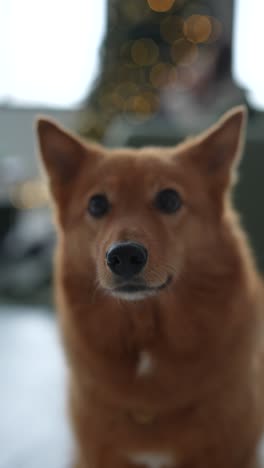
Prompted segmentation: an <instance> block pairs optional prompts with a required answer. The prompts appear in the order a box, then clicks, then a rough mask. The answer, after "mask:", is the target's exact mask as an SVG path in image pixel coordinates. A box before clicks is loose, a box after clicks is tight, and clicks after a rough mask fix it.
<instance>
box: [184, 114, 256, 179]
mask: <svg viewBox="0 0 264 468" xmlns="http://www.w3.org/2000/svg"><path fill="white" fill-rule="evenodd" d="M246 116H247V112H246V108H245V107H244V106H238V107H235V108H233V109H231V110H230V111H229V112H227V113H226V114H225V115H224V116H223V117H222V118H221V119H220V120H219V121H218V122H217V123H216V125H214V126H212V127H211V128H210V129H209V130H207V131H206V132H204V133H202V134H201V135H200V136H198V137H197V138H195V139H194V153H193V155H192V161H193V162H194V164H197V168H198V169H199V170H202V171H203V173H204V174H205V175H206V176H207V177H212V179H214V177H213V176H215V177H216V178H219V181H220V180H222V182H223V183H226V185H228V184H229V182H230V179H231V176H232V174H233V172H234V169H236V167H237V165H238V163H239V161H240V158H241V155H242V150H243V144H244V134H245V124H246Z"/></svg>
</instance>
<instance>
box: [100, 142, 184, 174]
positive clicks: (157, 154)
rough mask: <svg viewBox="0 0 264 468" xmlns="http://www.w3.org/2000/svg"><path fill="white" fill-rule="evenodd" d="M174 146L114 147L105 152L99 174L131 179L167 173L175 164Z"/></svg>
mask: <svg viewBox="0 0 264 468" xmlns="http://www.w3.org/2000/svg"><path fill="white" fill-rule="evenodd" d="M174 154H175V148H174V149H173V148H156V147H147V148H142V149H116V150H110V151H108V152H107V153H106V155H105V158H104V161H103V163H102V164H101V165H100V174H101V176H102V177H105V178H107V179H108V178H109V177H111V178H114V177H115V176H116V177H118V178H122V179H127V180H132V179H136V178H137V177H140V178H142V177H143V178H144V179H149V180H151V178H152V177H155V176H156V175H158V174H159V175H161V174H162V173H163V174H168V173H169V172H170V171H171V169H172V166H173V167H175V166H177V163H176V164H175V160H174V159H175V158H173V156H174Z"/></svg>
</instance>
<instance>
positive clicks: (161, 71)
mask: <svg viewBox="0 0 264 468" xmlns="http://www.w3.org/2000/svg"><path fill="white" fill-rule="evenodd" d="M149 80H150V82H151V84H152V86H153V87H154V88H165V87H166V86H171V85H174V84H175V83H176V82H177V70H176V68H175V67H173V65H171V64H169V63H164V62H160V63H157V65H154V67H152V69H151V70H150V74H149Z"/></svg>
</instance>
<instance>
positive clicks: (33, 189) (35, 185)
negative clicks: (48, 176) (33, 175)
mask: <svg viewBox="0 0 264 468" xmlns="http://www.w3.org/2000/svg"><path fill="white" fill-rule="evenodd" d="M10 199H11V202H12V203H13V205H14V206H15V207H16V208H18V209H20V210H31V209H34V208H41V207H44V206H45V205H47V204H48V201H49V192H48V188H47V185H46V184H45V183H44V182H43V181H41V180H38V179H33V180H27V181H25V182H23V183H21V184H18V185H17V186H15V187H14V188H13V189H12V190H11V193H10Z"/></svg>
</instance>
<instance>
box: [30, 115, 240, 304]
mask: <svg viewBox="0 0 264 468" xmlns="http://www.w3.org/2000/svg"><path fill="white" fill-rule="evenodd" d="M244 121H245V110H244V108H242V107H238V108H235V109H233V110H232V111H231V112H229V113H227V114H226V115H225V116H224V117H223V118H222V119H221V120H220V121H219V122H218V123H217V124H216V125H215V126H213V127H212V128H210V129H209V130H208V131H207V132H204V133H203V134H201V135H199V136H197V137H195V138H192V139H189V140H187V141H186V142H184V143H182V144H180V145H178V146H176V147H170V148H156V147H153V148H151V147H149V148H143V149H116V150H109V149H105V148H103V147H101V146H99V145H93V144H89V143H86V142H84V141H82V140H80V139H79V138H77V137H76V136H74V135H72V134H70V133H68V132H66V131H65V130H64V129H62V128H61V127H59V126H58V125H57V124H56V123H54V122H52V121H50V120H47V119H39V121H38V136H39V143H40V150H41V155H42V159H43V162H44V166H45V169H46V171H47V174H48V177H49V183H50V188H51V193H52V197H53V200H54V203H55V209H56V214H57V224H58V230H59V234H60V244H61V246H62V250H63V261H64V268H65V271H66V273H67V272H68V274H69V275H72V276H73V277H75V278H76V280H77V281H78V279H79V280H80V281H81V282H82V284H85V282H86V281H87V285H88V284H90V285H91V281H92V284H93V286H94V288H98V289H97V290H98V292H99V293H100V292H101V293H103V292H104V293H105V292H107V293H109V295H111V296H113V297H115V296H116V297H119V298H122V299H127V300H136V299H144V298H147V297H149V296H152V295H155V294H161V293H163V292H165V291H167V290H169V289H170V288H171V287H172V285H173V284H174V283H175V282H177V280H178V279H179V278H181V277H184V273H185V272H186V271H187V270H188V271H189V273H190V272H191V271H193V272H195V273H196V274H198V275H199V274H201V275H202V274H203V271H205V270H206V269H208V265H209V264H210V265H214V266H213V267H212V270H215V269H216V268H217V270H218V271H220V272H221V271H222V272H223V271H224V270H225V269H226V268H227V267H228V262H229V261H230V260H227V259H228V258H229V253H230V252H229V242H228V240H227V236H226V226H227V224H228V217H229V213H230V209H229V197H228V193H229V191H230V190H229V189H230V187H231V185H232V180H233V173H234V167H235V166H236V165H237V162H238V160H239V157H240V154H241V146H242V135H243V127H244ZM221 269H222V270H221Z"/></svg>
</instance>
